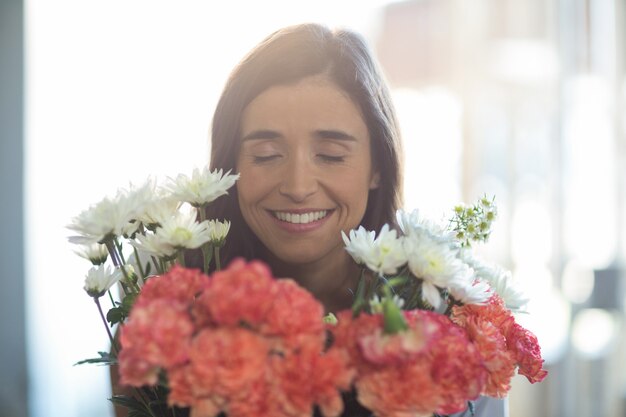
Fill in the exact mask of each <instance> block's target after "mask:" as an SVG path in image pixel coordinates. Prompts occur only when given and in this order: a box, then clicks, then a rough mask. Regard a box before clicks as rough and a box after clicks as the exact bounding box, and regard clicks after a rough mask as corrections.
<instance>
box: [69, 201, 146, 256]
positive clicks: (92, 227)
mask: <svg viewBox="0 0 626 417" xmlns="http://www.w3.org/2000/svg"><path fill="white" fill-rule="evenodd" d="M119 197H120V194H119V193H118V197H116V198H115V199H110V198H108V197H107V198H104V199H103V200H102V201H100V202H99V203H97V204H95V205H93V206H91V207H90V208H89V209H87V210H84V211H83V212H81V213H80V214H79V215H78V216H76V217H74V218H73V219H72V223H70V224H69V225H68V226H67V228H68V229H70V230H72V231H74V232H76V233H78V235H77V236H70V237H69V241H70V242H72V243H78V244H82V245H88V244H91V243H103V242H104V241H105V240H107V239H110V238H113V237H116V236H122V235H123V234H124V233H125V232H126V231H127V230H128V227H129V222H130V221H131V220H132V219H133V218H134V217H135V212H136V208H135V207H133V206H132V205H130V201H129V200H127V199H124V198H119Z"/></svg>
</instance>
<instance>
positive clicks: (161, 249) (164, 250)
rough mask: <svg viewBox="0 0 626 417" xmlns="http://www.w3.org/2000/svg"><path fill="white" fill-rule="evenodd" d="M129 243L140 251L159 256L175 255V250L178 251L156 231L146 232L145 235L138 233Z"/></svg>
mask: <svg viewBox="0 0 626 417" xmlns="http://www.w3.org/2000/svg"><path fill="white" fill-rule="evenodd" d="M130 244H131V245H133V246H134V247H135V248H137V249H138V250H139V251H141V252H145V253H148V254H150V255H154V256H157V257H159V258H171V257H173V256H174V255H176V252H177V251H178V250H177V249H176V248H175V247H174V246H172V245H170V243H169V242H167V241H166V240H165V239H164V238H163V237H162V236H160V235H158V234H157V233H147V234H145V235H140V234H138V235H137V236H135V240H134V241H132V242H130Z"/></svg>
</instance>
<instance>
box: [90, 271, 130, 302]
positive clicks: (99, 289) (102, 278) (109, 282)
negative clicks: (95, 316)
mask: <svg viewBox="0 0 626 417" xmlns="http://www.w3.org/2000/svg"><path fill="white" fill-rule="evenodd" d="M122 276H123V273H122V271H121V270H119V269H115V270H111V268H110V267H109V266H104V265H99V266H97V267H92V268H91V269H89V271H88V272H87V276H86V277H85V285H84V287H83V289H84V290H85V291H86V292H87V294H89V295H90V296H91V297H101V296H102V295H103V294H104V293H105V292H107V291H108V290H109V288H111V287H112V286H113V284H115V283H116V282H118V281H119V280H120V279H121V278H122Z"/></svg>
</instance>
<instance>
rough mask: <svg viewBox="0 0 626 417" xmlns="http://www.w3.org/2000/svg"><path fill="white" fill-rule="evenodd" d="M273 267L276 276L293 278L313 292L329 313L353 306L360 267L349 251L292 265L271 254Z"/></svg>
mask: <svg viewBox="0 0 626 417" xmlns="http://www.w3.org/2000/svg"><path fill="white" fill-rule="evenodd" d="M270 259H271V260H270V262H269V264H270V266H271V268H272V272H273V274H274V276H276V277H286V278H292V279H294V280H295V281H297V282H298V284H299V285H301V286H302V287H304V288H306V289H307V290H308V291H310V292H311V293H312V294H313V295H314V296H315V298H317V299H318V300H319V301H320V302H321V303H322V304H323V305H324V309H325V310H326V312H327V313H329V312H337V311H339V310H343V309H347V308H350V306H351V305H352V301H353V297H354V292H355V291H356V286H357V284H358V279H359V275H360V270H359V267H358V265H356V264H355V263H354V261H353V260H352V258H351V257H350V256H349V255H348V254H347V253H345V252H342V253H340V254H339V255H338V256H335V257H334V259H331V260H329V259H327V258H325V259H323V260H319V261H314V262H311V263H306V264H290V263H287V262H284V261H281V260H279V259H276V258H275V257H270Z"/></svg>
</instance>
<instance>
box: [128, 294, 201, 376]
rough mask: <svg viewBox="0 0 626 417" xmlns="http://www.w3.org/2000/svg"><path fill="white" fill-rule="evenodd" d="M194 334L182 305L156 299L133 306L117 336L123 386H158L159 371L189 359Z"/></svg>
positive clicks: (184, 307) (189, 318) (191, 324)
mask: <svg viewBox="0 0 626 417" xmlns="http://www.w3.org/2000/svg"><path fill="white" fill-rule="evenodd" d="M193 330H194V327H193V323H192V321H191V317H190V316H189V314H188V313H187V307H186V305H185V304H184V303H181V302H178V301H173V300H167V299H157V300H154V301H152V302H150V303H145V304H144V305H139V306H137V305H135V307H134V308H133V309H132V312H131V315H130V317H129V319H128V321H127V322H126V323H125V324H124V325H123V326H122V330H121V335H120V342H121V346H122V350H121V352H120V355H119V364H120V376H121V382H122V384H127V385H133V386H141V385H146V384H148V385H153V384H155V383H156V382H157V371H158V369H159V368H171V367H174V366H177V365H180V364H182V363H184V362H185V361H186V360H187V359H188V354H189V345H190V342H191V335H192V333H193Z"/></svg>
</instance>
